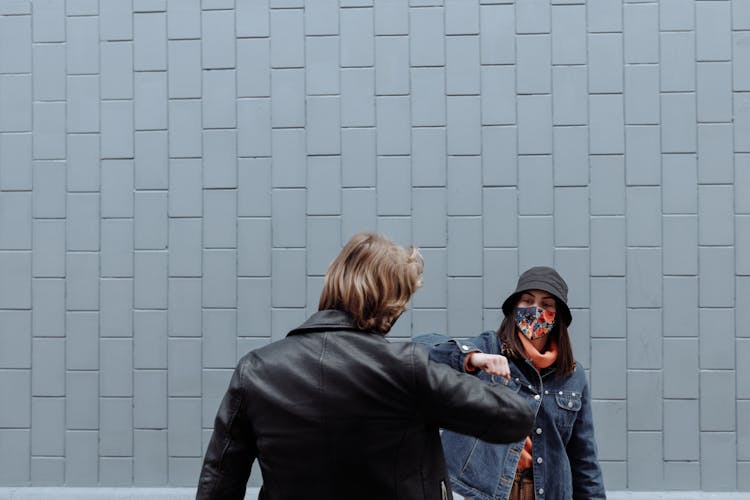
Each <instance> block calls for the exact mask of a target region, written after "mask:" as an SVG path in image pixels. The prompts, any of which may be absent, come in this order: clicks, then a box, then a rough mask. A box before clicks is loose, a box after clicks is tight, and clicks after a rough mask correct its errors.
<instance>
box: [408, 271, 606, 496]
mask: <svg viewBox="0 0 750 500" xmlns="http://www.w3.org/2000/svg"><path fill="white" fill-rule="evenodd" d="M567 295H568V286H567V285H566V283H565V281H564V280H563V279H562V277H561V276H560V275H559V274H558V273H557V272H556V271H555V270H554V269H552V268H549V267H533V268H531V269H529V270H527V271H526V272H524V273H523V274H522V275H521V277H520V278H519V280H518V284H517V286H516V290H515V292H513V293H512V294H511V295H510V296H509V297H508V298H507V299H505V302H503V306H502V309H503V313H504V315H505V317H504V319H503V321H502V323H501V324H500V328H499V329H498V330H497V332H492V331H489V332H485V333H483V334H481V335H480V336H479V337H476V338H473V339H469V340H461V341H456V340H449V341H447V342H444V343H441V344H438V345H435V346H434V347H433V348H432V350H431V353H430V359H432V360H435V361H439V362H441V363H446V364H449V365H451V366H452V367H453V368H455V369H457V370H460V371H463V372H468V373H474V374H476V375H478V376H479V377H480V378H487V379H495V378H496V376H500V377H505V381H506V383H507V385H508V386H509V387H510V388H511V389H513V390H514V391H516V392H518V393H519V394H521V395H523V396H524V397H525V398H526V400H527V402H528V403H529V404H530V405H531V407H532V408H533V410H534V412H535V414H536V418H535V421H534V425H533V427H532V431H531V435H530V436H526V437H525V438H524V439H521V440H519V441H517V442H515V443H512V444H489V443H486V442H483V441H481V440H479V439H477V438H473V437H469V436H465V435H461V434H457V433H455V432H452V431H449V430H446V431H444V432H443V435H442V440H443V448H444V450H445V455H446V461H447V464H448V471H449V476H450V481H451V485H452V486H453V490H454V491H455V492H457V493H459V494H462V495H464V496H465V497H466V498H467V499H493V500H494V499H497V500H508V499H510V500H527V499H535V498H536V500H543V499H544V500H556V499H570V498H574V499H592V498H606V495H605V491H604V482H603V480H602V473H601V469H600V468H599V463H598V461H597V457H596V441H595V439H594V425H593V421H592V415H591V400H590V394H589V388H588V384H587V382H586V375H585V374H584V371H583V367H582V366H581V364H580V363H576V361H575V359H574V358H573V351H572V348H571V345H570V338H569V337H568V327H569V326H570V323H571V320H572V317H571V314H570V309H569V308H568V305H567V303H566V302H567ZM416 340H417V341H421V342H430V343H433V344H434V341H435V337H434V336H423V337H421V338H417V339H416Z"/></svg>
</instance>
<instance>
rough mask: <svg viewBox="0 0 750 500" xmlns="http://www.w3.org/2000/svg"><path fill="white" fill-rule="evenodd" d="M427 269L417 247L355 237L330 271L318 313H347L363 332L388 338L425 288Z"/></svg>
mask: <svg viewBox="0 0 750 500" xmlns="http://www.w3.org/2000/svg"><path fill="white" fill-rule="evenodd" d="M423 269H424V261H423V260H422V256H421V255H420V253H419V250H417V249H416V248H414V247H409V248H404V247H401V246H399V245H396V244H395V243H393V242H392V241H390V240H388V239H387V238H385V237H383V236H381V235H379V234H375V233H359V234H356V235H354V236H353V237H352V238H351V239H350V240H349V242H348V243H347V244H346V245H344V248H343V249H342V250H341V253H339V255H338V256H337V257H336V258H335V259H334V261H333V262H332V263H331V265H330V266H329V267H328V271H327V272H326V277H325V282H324V283H323V291H322V292H321V294H320V304H319V305H318V310H319V311H322V310H324V309H338V310H340V311H345V312H347V313H349V314H351V316H352V318H353V319H354V324H355V325H356V326H357V327H358V328H361V329H363V330H376V331H378V332H380V333H382V334H386V333H388V331H389V330H390V329H391V326H392V325H393V323H394V322H395V321H396V319H398V317H399V316H400V315H401V313H403V312H404V311H405V310H406V304H407V303H408V302H409V299H410V298H411V296H412V294H413V293H414V292H415V291H416V290H417V288H419V287H420V286H422V271H423Z"/></svg>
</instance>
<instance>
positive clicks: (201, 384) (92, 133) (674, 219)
mask: <svg viewBox="0 0 750 500" xmlns="http://www.w3.org/2000/svg"><path fill="white" fill-rule="evenodd" d="M685 3H686V2H684V1H683V0H662V1H660V2H658V3H657V2H651V1H646V2H642V1H630V0H628V1H625V2H620V1H616V0H596V1H593V2H588V3H586V2H582V1H565V0H553V1H551V2H547V1H543V2H542V1H519V2H512V1H506V0H410V1H409V2H407V1H406V0H404V1H398V2H396V1H380V0H375V1H373V0H340V1H336V0H314V1H311V0H308V1H303V0H266V1H250V0H236V1H232V0H201V1H199V0H133V1H131V2H125V1H121V0H99V1H96V0H68V1H67V2H65V1H63V0H50V1H45V2H33V3H32V2H31V1H30V0H18V1H12V2H0V276H2V279H0V401H2V404H1V405H0V443H2V446H0V484H2V485H27V484H33V485H62V484H67V485H96V484H101V485H131V484H132V485H139V486H140V485H167V484H169V485H185V486H191V485H194V484H195V481H196V477H197V473H198V470H199V467H200V463H201V457H202V454H203V450H204V449H205V446H206V444H207V439H208V436H209V435H210V429H211V427H212V419H213V415H214V412H215V410H216V407H217V405H218V402H219V398H220V397H221V395H222V393H223V391H224V389H225V387H226V385H227V382H228V379H229V376H230V374H231V370H232V368H233V366H234V365H235V363H236V361H237V359H238V357H240V356H241V355H242V354H244V353H245V352H247V351H248V350H250V349H254V348H257V347H260V346H262V345H264V344H266V343H268V342H269V341H272V340H276V339H279V338H282V337H283V336H284V335H285V333H286V332H287V331H288V330H289V329H290V328H292V327H294V326H296V325H297V324H299V323H300V322H301V321H303V320H304V319H305V317H306V316H307V315H308V314H310V313H311V312H312V311H314V310H315V308H316V303H317V297H318V294H319V291H320V289H321V286H322V276H323V275H324V273H325V270H326V267H327V265H328V263H329V261H330V260H331V258H332V256H333V255H335V253H336V252H337V251H338V249H339V248H340V247H341V245H342V244H343V243H344V242H345V241H346V240H347V239H348V238H349V237H350V236H351V235H352V234H354V233H355V232H358V231H361V230H377V231H380V232H383V233H385V234H387V235H389V236H390V237H392V238H393V239H395V240H397V241H398V242H400V243H402V244H414V245H418V246H419V247H421V248H422V252H423V255H424V257H425V261H426V270H425V280H424V281H425V288H424V290H422V291H420V292H418V293H417V295H416V296H415V297H414V300H413V301H412V309H411V310H410V311H409V312H408V313H406V314H405V315H404V316H403V317H402V318H401V320H400V321H399V322H398V323H397V325H396V327H395V328H394V331H393V332H392V333H391V336H392V337H394V338H396V339H407V338H409V337H410V336H411V335H413V334H416V333H425V332H429V331H439V332H447V333H449V334H450V335H453V336H468V335H473V334H476V333H478V332H479V331H480V330H482V329H484V328H495V327H496V325H497V323H498V320H499V317H500V310H499V302H500V300H501V299H502V298H503V297H505V296H506V295H507V294H508V293H509V292H510V291H511V290H512V288H513V285H514V283H515V280H516V278H517V276H518V273H519V272H520V271H522V270H524V269H525V268H527V267H529V266H532V265H538V264H546V265H554V266H556V267H557V268H558V269H559V270H560V271H561V273H562V274H563V275H564V276H565V278H566V279H567V280H568V282H569V284H570V285H571V292H570V304H571V306H572V308H573V315H574V318H575V321H574V325H573V326H574V328H573V339H574V340H573V342H574V346H575V350H576V353H577V357H578V358H579V360H580V361H581V363H582V364H583V365H584V366H585V367H587V369H588V370H589V375H590V379H591V394H592V397H593V399H594V400H593V407H594V416H595V420H596V425H597V431H598V441H599V450H600V455H601V460H602V465H603V468H604V471H605V476H606V482H607V486H608V487H609V488H610V489H625V488H630V489H647V490H651V489H663V488H666V489H671V488H676V489H683V488H689V489H699V488H703V489H709V490H710V489H726V490H734V489H742V490H747V489H748V487H749V486H750V483H749V482H748V481H747V480H746V479H743V477H745V476H746V475H747V474H743V473H742V472H743V471H745V472H746V471H748V470H750V440H749V439H750V438H749V437H748V436H750V427H749V426H748V421H749V419H750V384H749V383H748V380H750V372H749V371H748V368H747V363H746V362H745V360H746V359H747V356H748V355H750V333H749V332H748V330H747V327H746V324H745V322H743V321H742V319H741V316H740V315H738V314H736V313H735V308H738V309H737V310H738V311H741V310H743V308H747V307H748V306H750V6H749V5H750V2H748V1H747V0H719V1H710V2H709V1H694V2H688V4H689V5H685ZM257 480H258V478H257V477H256V478H255V481H256V482H257Z"/></svg>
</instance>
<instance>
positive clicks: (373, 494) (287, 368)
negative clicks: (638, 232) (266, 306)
mask: <svg viewBox="0 0 750 500" xmlns="http://www.w3.org/2000/svg"><path fill="white" fill-rule="evenodd" d="M532 422H533V413H532V411H531V408H530V407H529V405H528V404H527V403H526V402H525V401H524V400H523V399H522V398H521V397H520V396H518V395H517V394H515V393H514V392H513V391H511V390H509V389H508V388H506V387H504V386H502V385H499V384H493V383H490V382H486V381H482V380H479V379H477V378H476V377H472V376H470V375H467V374H463V373H459V372H458V371H456V370H453V369H451V368H450V367H449V366H446V365H443V364H440V363H435V362H431V361H430V360H429V354H428V350H427V349H426V348H425V347H424V346H421V345H417V344H414V343H412V342H393V343H392V342H389V341H388V340H387V339H386V338H385V337H384V336H383V335H380V334H377V333H374V332H365V331H356V329H355V328H354V327H353V325H352V322H351V319H350V318H349V316H348V315H347V314H346V313H343V312H341V311H333V310H329V311H321V312H318V313H316V314H314V315H313V316H312V317H311V318H310V319H309V320H308V321H307V322H305V323H304V324H303V325H302V326H301V327H299V328H297V329H296V330H293V331H292V332H290V333H289V335H288V336H287V337H286V338H285V339H283V340H280V341H278V342H274V343H272V344H270V345H268V346H266V347H263V348H261V349H258V350H255V351H252V352H250V353H248V354H247V355H245V356H244V357H243V358H242V359H241V360H240V362H239V365H238V366H237V369H236V370H235V372H234V375H233V377H232V380H231V383H230V386H229V389H228V391H227V393H226V395H225V396H224V399H223V401H222V403H221V406H220V408H219V411H218V414H217V416H216V421H215V426H214V432H213V435H212V437H211V441H210V443H209V446H208V450H207V452H206V457H205V460H204V463H203V468H202V471H201V475H200V480H199V484H198V492H197V498H198V499H234V498H243V496H244V493H245V487H246V483H247V480H248V477H249V474H250V469H251V465H252V463H253V462H254V461H255V460H256V459H257V460H258V462H259V465H260V470H261V472H262V475H263V487H262V488H261V492H260V496H259V498H260V499H261V500H281V499H284V500H286V499H302V498H309V499H321V500H337V499H353V498H357V499H364V500H367V499H373V500H374V499H382V500H386V499H387V500H396V499H409V500H411V499H442V498H446V496H447V498H448V499H450V498H452V497H451V491H450V486H449V481H448V475H447V472H446V468H445V460H444V456H443V449H442V446H441V442H440V436H439V428H440V427H443V428H446V429H451V430H453V431H455V432H460V433H465V434H469V435H472V436H476V437H479V438H481V439H483V440H485V441H488V442H493V443H509V442H513V441H518V440H519V439H522V438H523V437H524V436H526V435H527V434H528V432H529V430H530V427H531V424H532Z"/></svg>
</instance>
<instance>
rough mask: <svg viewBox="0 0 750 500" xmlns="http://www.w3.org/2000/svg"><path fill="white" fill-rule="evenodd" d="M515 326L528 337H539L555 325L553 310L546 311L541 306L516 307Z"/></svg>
mask: <svg viewBox="0 0 750 500" xmlns="http://www.w3.org/2000/svg"><path fill="white" fill-rule="evenodd" d="M516 326H517V327H518V329H519V330H521V333H523V335H524V336H525V337H526V338H527V339H529V340H534V339H540V338H543V337H546V336H547V334H549V332H550V331H551V330H552V327H553V326H555V311H547V310H545V309H542V308H541V307H537V306H531V307H518V308H516Z"/></svg>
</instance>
